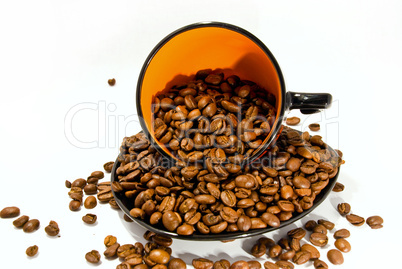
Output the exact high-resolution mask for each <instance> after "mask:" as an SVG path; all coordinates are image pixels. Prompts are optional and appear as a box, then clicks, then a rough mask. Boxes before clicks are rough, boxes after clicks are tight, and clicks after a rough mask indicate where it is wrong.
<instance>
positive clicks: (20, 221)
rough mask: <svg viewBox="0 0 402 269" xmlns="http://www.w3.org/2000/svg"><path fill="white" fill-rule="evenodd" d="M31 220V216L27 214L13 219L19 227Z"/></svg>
mask: <svg viewBox="0 0 402 269" xmlns="http://www.w3.org/2000/svg"><path fill="white" fill-rule="evenodd" d="M28 220H29V217H28V216H26V215H23V216H21V217H19V218H18V219H16V220H14V221H13V225H14V226H15V227H17V228H22V226H24V224H25V223H27V222H28Z"/></svg>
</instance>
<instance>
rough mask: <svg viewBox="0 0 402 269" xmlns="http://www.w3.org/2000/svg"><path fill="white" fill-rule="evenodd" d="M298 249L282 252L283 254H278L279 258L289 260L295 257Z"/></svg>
mask: <svg viewBox="0 0 402 269" xmlns="http://www.w3.org/2000/svg"><path fill="white" fill-rule="evenodd" d="M295 254H296V251H295V250H294V249H291V250H288V251H286V252H282V253H281V255H279V256H278V258H279V260H283V261H287V260H291V259H293V257H294V256H295Z"/></svg>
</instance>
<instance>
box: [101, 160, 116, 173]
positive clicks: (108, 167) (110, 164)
mask: <svg viewBox="0 0 402 269" xmlns="http://www.w3.org/2000/svg"><path fill="white" fill-rule="evenodd" d="M113 165H114V162H107V163H105V164H104V165H103V169H105V171H106V173H111V172H112V169H113Z"/></svg>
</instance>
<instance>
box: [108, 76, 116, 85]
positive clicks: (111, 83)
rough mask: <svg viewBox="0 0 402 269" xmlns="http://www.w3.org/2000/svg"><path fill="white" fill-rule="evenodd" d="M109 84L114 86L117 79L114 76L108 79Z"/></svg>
mask: <svg viewBox="0 0 402 269" xmlns="http://www.w3.org/2000/svg"><path fill="white" fill-rule="evenodd" d="M107 84H109V86H114V85H115V84H116V79H114V78H110V79H108V80H107Z"/></svg>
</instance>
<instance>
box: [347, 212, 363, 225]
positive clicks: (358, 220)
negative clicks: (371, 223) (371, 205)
mask: <svg viewBox="0 0 402 269" xmlns="http://www.w3.org/2000/svg"><path fill="white" fill-rule="evenodd" d="M346 219H347V220H348V221H349V222H350V223H351V224H352V225H354V226H362V225H363V224H364V223H365V220H364V218H362V217H360V216H358V215H355V214H349V215H346Z"/></svg>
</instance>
